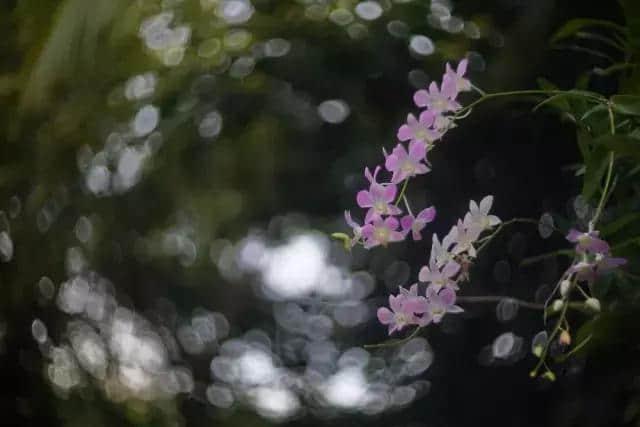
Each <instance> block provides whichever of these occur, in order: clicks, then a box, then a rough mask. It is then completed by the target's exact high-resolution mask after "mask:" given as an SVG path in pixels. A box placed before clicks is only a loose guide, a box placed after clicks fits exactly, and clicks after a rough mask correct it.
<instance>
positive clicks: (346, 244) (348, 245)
mask: <svg viewBox="0 0 640 427" xmlns="http://www.w3.org/2000/svg"><path fill="white" fill-rule="evenodd" d="M331 238H332V239H336V240H340V241H341V242H342V244H343V245H344V248H345V249H346V250H349V249H351V237H349V236H348V235H346V234H344V233H331Z"/></svg>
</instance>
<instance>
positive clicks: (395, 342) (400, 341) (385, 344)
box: [363, 326, 422, 348]
mask: <svg viewBox="0 0 640 427" xmlns="http://www.w3.org/2000/svg"><path fill="white" fill-rule="evenodd" d="M421 329H422V327H421V326H418V327H417V328H415V329H414V330H413V332H411V333H410V334H409V335H407V336H406V337H404V338H402V339H397V340H390V341H385V342H382V343H379V344H365V345H364V346H363V347H364V348H383V347H393V346H394V345H398V344H404V343H406V342H407V341H410V340H411V339H413V338H414V337H415V336H416V335H418V332H420V330H421Z"/></svg>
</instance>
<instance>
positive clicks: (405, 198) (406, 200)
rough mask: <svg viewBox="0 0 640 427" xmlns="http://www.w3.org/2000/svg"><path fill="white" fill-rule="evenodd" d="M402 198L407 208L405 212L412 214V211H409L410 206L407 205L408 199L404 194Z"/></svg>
mask: <svg viewBox="0 0 640 427" xmlns="http://www.w3.org/2000/svg"><path fill="white" fill-rule="evenodd" d="M402 200H403V201H404V206H405V207H406V208H407V212H408V213H409V215H411V216H413V212H411V206H409V200H408V199H407V196H406V195H404V194H403V195H402Z"/></svg>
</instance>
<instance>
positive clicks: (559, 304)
mask: <svg viewBox="0 0 640 427" xmlns="http://www.w3.org/2000/svg"><path fill="white" fill-rule="evenodd" d="M563 306H564V302H563V301H562V300H560V299H557V300H555V301H553V304H552V305H551V310H553V311H554V312H556V311H560V310H562V307H563Z"/></svg>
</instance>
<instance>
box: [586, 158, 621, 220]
mask: <svg viewBox="0 0 640 427" xmlns="http://www.w3.org/2000/svg"><path fill="white" fill-rule="evenodd" d="M614 157H615V155H614V153H613V151H610V152H609V168H608V170H607V178H606V180H605V182H604V190H602V195H601V196H600V202H598V208H597V209H596V213H595V215H593V219H592V220H591V221H590V222H589V231H593V230H594V228H595V226H596V224H597V223H598V220H599V219H600V214H602V208H604V201H605V199H606V198H607V192H608V191H609V184H610V183H611V174H612V172H613V160H614Z"/></svg>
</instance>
